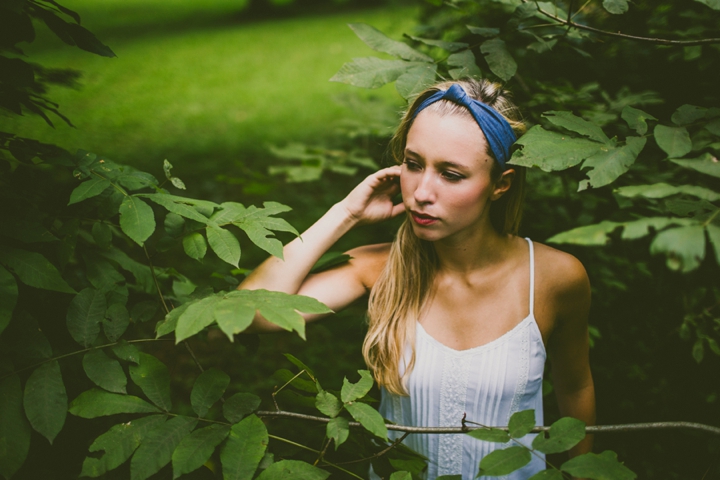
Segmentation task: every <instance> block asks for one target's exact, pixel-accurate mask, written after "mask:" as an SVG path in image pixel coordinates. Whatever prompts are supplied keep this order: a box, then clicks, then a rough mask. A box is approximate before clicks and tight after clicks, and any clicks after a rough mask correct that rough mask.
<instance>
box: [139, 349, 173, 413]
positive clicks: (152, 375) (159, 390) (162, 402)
mask: <svg viewBox="0 0 720 480" xmlns="http://www.w3.org/2000/svg"><path fill="white" fill-rule="evenodd" d="M129 370H130V378H131V379H132V381H133V382H134V383H135V385H137V386H138V387H140V389H141V390H142V391H143V393H144V394H145V395H146V396H147V397H148V398H149V399H150V401H151V402H153V403H154V404H155V405H157V406H158V407H160V408H162V409H163V410H165V411H169V410H170V408H172V399H171V397H170V373H169V372H168V369H167V367H166V366H165V364H164V363H163V362H161V361H160V360H158V359H157V357H155V356H154V355H149V354H147V353H140V363H139V364H138V365H130V369H129Z"/></svg>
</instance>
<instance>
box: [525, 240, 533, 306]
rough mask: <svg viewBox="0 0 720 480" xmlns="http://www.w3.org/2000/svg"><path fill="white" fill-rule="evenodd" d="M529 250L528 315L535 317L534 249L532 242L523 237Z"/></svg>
mask: <svg viewBox="0 0 720 480" xmlns="http://www.w3.org/2000/svg"><path fill="white" fill-rule="evenodd" d="M525 240H527V242H528V246H529V249H530V315H532V316H533V317H534V316H535V312H534V310H535V249H534V246H533V242H532V240H530V239H529V238H527V237H525Z"/></svg>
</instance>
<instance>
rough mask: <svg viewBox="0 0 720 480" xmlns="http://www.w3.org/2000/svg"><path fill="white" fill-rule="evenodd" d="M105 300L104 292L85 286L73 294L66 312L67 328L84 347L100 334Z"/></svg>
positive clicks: (105, 307) (105, 309)
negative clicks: (73, 296)
mask: <svg viewBox="0 0 720 480" xmlns="http://www.w3.org/2000/svg"><path fill="white" fill-rule="evenodd" d="M106 311H107V302H106V300H105V294H104V293H103V292H102V291H100V290H96V289H94V288H90V287H88V288H86V289H84V290H82V291H81V292H80V293H78V294H77V295H75V298H73V300H72V302H71V303H70V307H69V308H68V312H67V317H66V319H67V328H68V331H69V332H70V335H72V337H73V338H74V339H75V341H76V342H78V343H79V344H80V345H82V346H84V347H89V346H90V345H91V344H92V343H93V342H94V341H95V339H96V338H97V336H98V335H99V334H100V323H101V322H102V321H103V318H105V312H106Z"/></svg>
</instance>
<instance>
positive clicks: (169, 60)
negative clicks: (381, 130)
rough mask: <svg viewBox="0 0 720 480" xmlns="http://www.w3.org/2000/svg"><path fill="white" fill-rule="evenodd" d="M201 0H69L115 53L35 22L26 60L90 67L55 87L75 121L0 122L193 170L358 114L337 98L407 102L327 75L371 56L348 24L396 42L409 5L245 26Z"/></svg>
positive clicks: (234, 14) (230, 11)
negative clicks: (66, 39) (71, 85)
mask: <svg viewBox="0 0 720 480" xmlns="http://www.w3.org/2000/svg"><path fill="white" fill-rule="evenodd" d="M198 3H199V2H195V1H193V0H172V1H170V0H152V1H143V2H140V1H139V0H132V1H127V0H125V1H121V0H112V1H108V0H105V1H103V2H94V1H93V2H91V1H89V0H82V1H77V0H76V1H74V2H63V4H64V5H65V6H67V7H69V8H73V9H75V10H77V11H78V12H79V13H80V14H81V16H82V18H83V25H84V26H86V27H87V28H88V29H90V30H91V31H93V32H94V33H95V34H96V35H97V36H98V37H99V38H100V39H101V40H102V41H104V42H105V43H106V44H108V45H109V46H110V47H111V48H112V49H113V50H114V51H115V53H116V54H117V58H102V57H98V56H96V55H93V54H89V53H87V52H83V51H81V50H79V49H77V48H73V47H69V46H66V45H64V44H62V43H61V42H60V41H59V40H57V39H54V38H52V36H51V34H47V33H42V31H43V30H46V29H45V27H44V25H40V26H38V27H37V29H38V32H39V36H38V40H37V41H36V42H35V44H32V45H29V46H27V47H26V48H25V50H26V52H27V53H29V54H30V60H31V61H34V62H37V63H40V64H42V65H44V66H47V67H69V68H75V69H78V70H80V71H82V72H83V78H82V81H81V83H82V88H80V89H79V90H71V89H65V88H53V89H52V90H51V92H50V98H51V99H52V100H54V101H56V102H58V103H60V105H61V108H60V111H61V112H62V113H63V114H65V115H67V116H68V117H69V118H70V119H71V120H72V121H73V123H74V124H75V126H76V127H77V128H71V127H68V126H67V125H65V124H64V122H62V120H60V119H55V118H53V121H54V122H55V126H56V127H55V129H51V128H49V127H48V126H47V125H46V124H45V123H44V121H43V120H41V119H40V118H39V117H36V116H32V115H26V116H24V117H20V118H18V117H15V118H12V117H2V118H0V130H2V131H12V132H14V133H17V134H19V135H22V136H26V137H30V138H36V139H39V140H41V141H44V142H49V143H55V144H58V145H60V146H63V147H65V148H67V149H69V150H71V151H74V150H75V149H77V148H83V149H86V150H90V151H94V152H97V153H102V154H104V155H107V156H109V157H111V158H113V159H115V160H117V161H120V162H122V163H129V164H133V165H136V166H139V167H147V166H150V165H153V166H155V165H159V162H161V161H162V159H163V158H168V159H170V160H171V161H173V163H175V166H176V167H182V166H183V164H185V163H186V162H187V164H188V165H187V166H188V167H189V170H195V169H194V168H193V167H192V166H191V165H189V163H190V162H193V163H195V162H203V163H204V164H205V165H207V164H208V162H210V163H212V164H213V165H215V166H216V167H218V169H216V172H218V173H219V172H221V171H222V165H223V163H224V162H227V161H230V160H234V159H239V158H251V157H253V156H261V155H264V152H265V149H266V146H267V145H268V144H270V143H273V144H280V145H282V144H285V143H287V142H289V141H306V142H312V141H314V140H315V139H319V138H322V137H325V136H327V135H328V134H330V133H332V130H333V126H334V125H335V124H336V123H337V122H338V121H339V120H340V119H342V118H345V117H348V116H352V112H351V111H350V110H349V109H348V108H347V107H343V106H341V105H339V104H337V103H336V102H334V101H333V98H334V97H335V96H337V95H338V94H344V93H345V94H346V93H348V92H354V93H356V94H358V95H361V96H362V97H363V98H368V97H370V96H379V97H381V98H383V99H386V100H387V101H390V102H395V103H397V104H398V105H399V104H401V99H400V97H399V95H398V94H397V93H396V92H395V90H394V88H393V86H391V85H389V86H386V87H383V88H381V89H379V90H376V91H365V90H361V89H357V88H355V87H351V86H348V85H343V84H337V83H331V82H328V79H329V78H330V77H331V76H332V75H333V74H334V73H335V72H336V71H337V70H338V69H339V68H340V66H341V65H342V64H343V63H344V62H346V61H349V60H350V59H351V58H353V57H358V56H369V55H374V54H376V52H373V51H372V50H370V49H369V48H368V47H366V46H365V45H364V44H363V43H362V42H361V41H360V40H359V39H357V37H355V35H354V34H353V33H352V31H351V30H350V29H349V28H348V27H347V25H346V24H347V23H352V22H365V23H369V24H372V25H374V26H376V27H377V28H379V29H381V30H383V31H385V32H386V33H387V34H389V35H390V36H392V37H394V38H399V37H400V35H401V34H402V32H409V31H410V29H411V27H412V25H413V18H414V10H412V9H408V8H385V9H377V10H366V11H354V12H344V13H339V14H328V15H310V16H302V17H294V18H284V19H274V20H273V19H270V20H263V21H257V22H249V21H245V20H244V19H243V13H242V12H238V8H237V5H238V2H231V1H229V0H219V1H216V2H212V5H210V6H208V7H205V6H198ZM218 164H219V165H218ZM196 166H197V165H196ZM187 170H188V169H186V171H187ZM179 171H180V168H178V172H179ZM178 174H180V173H178Z"/></svg>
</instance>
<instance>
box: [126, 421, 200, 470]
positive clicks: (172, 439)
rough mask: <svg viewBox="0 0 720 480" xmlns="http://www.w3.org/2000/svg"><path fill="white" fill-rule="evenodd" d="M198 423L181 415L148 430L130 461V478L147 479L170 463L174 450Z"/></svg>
mask: <svg viewBox="0 0 720 480" xmlns="http://www.w3.org/2000/svg"><path fill="white" fill-rule="evenodd" d="M196 424H197V419H196V418H190V417H182V416H180V417H175V418H171V419H170V420H168V421H167V422H165V423H163V424H162V425H160V426H159V427H157V428H155V429H153V430H152V431H150V432H148V434H147V435H146V437H145V438H144V439H143V441H142V443H141V444H140V446H139V447H138V449H137V450H136V451H135V455H133V457H132V460H131V461H130V479H131V480H145V479H146V478H148V477H150V476H151V475H153V474H155V473H157V472H159V471H160V469H161V468H162V467H164V466H165V465H167V464H168V463H170V460H171V458H172V454H173V451H174V450H175V449H176V448H177V446H178V445H179V444H180V442H181V441H182V439H183V438H185V437H186V436H187V435H188V434H189V433H190V432H191V431H192V429H193V428H195V425H196Z"/></svg>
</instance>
